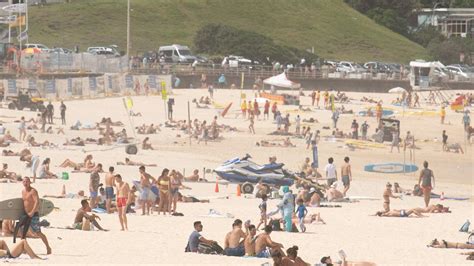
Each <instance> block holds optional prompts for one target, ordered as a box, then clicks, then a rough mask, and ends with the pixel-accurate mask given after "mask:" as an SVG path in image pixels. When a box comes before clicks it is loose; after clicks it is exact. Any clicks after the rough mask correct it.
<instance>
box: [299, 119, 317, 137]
mask: <svg viewBox="0 0 474 266" xmlns="http://www.w3.org/2000/svg"><path fill="white" fill-rule="evenodd" d="M303 122H304V123H319V121H318V119H316V118H312V117H311V118H309V119H306V118H304V119H303ZM303 134H306V132H305V130H303Z"/></svg>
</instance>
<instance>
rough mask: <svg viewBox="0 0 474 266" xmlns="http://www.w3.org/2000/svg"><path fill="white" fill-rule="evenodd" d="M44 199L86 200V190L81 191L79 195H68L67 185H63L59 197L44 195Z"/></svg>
mask: <svg viewBox="0 0 474 266" xmlns="http://www.w3.org/2000/svg"><path fill="white" fill-rule="evenodd" d="M43 198H55V199H86V198H87V197H86V196H85V194H84V190H79V191H78V192H77V193H66V185H63V188H62V190H61V194H59V195H44V196H43Z"/></svg>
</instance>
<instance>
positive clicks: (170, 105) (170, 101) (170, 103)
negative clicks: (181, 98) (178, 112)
mask: <svg viewBox="0 0 474 266" xmlns="http://www.w3.org/2000/svg"><path fill="white" fill-rule="evenodd" d="M173 105H174V99H173V98H169V99H168V119H169V120H170V121H173Z"/></svg>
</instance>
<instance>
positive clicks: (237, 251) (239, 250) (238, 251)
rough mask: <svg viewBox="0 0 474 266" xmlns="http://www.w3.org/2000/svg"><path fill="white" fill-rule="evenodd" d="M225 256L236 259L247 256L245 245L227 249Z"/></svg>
mask: <svg viewBox="0 0 474 266" xmlns="http://www.w3.org/2000/svg"><path fill="white" fill-rule="evenodd" d="M224 255H226V256H234V257H242V256H243V255H245V248H244V246H243V245H240V246H238V247H235V248H226V249H224Z"/></svg>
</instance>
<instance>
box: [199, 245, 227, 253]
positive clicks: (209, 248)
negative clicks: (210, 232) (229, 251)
mask: <svg viewBox="0 0 474 266" xmlns="http://www.w3.org/2000/svg"><path fill="white" fill-rule="evenodd" d="M198 253H202V254H223V253H224V249H223V248H222V247H221V246H219V244H217V243H213V244H211V245H209V244H206V243H204V242H199V245H198Z"/></svg>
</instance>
